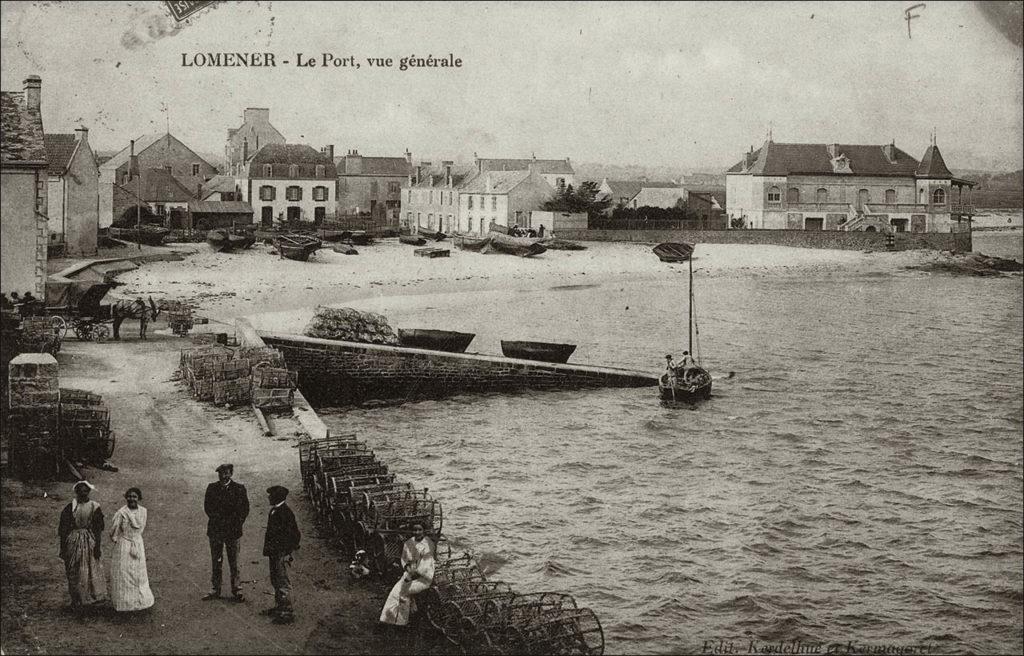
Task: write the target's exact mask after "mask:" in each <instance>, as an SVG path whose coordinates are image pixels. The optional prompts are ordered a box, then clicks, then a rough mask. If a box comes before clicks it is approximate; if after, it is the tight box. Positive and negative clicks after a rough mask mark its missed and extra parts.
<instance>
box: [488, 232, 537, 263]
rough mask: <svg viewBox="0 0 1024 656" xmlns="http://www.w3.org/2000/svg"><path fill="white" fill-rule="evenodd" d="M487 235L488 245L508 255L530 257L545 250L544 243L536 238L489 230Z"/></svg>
mask: <svg viewBox="0 0 1024 656" xmlns="http://www.w3.org/2000/svg"><path fill="white" fill-rule="evenodd" d="M488 236H489V237H490V240H491V241H490V245H491V248H492V249H494V250H496V251H498V252H501V253H508V254H509V255H518V256H519V257H532V256H534V255H540V254H541V253H543V252H545V251H546V250H547V248H546V247H545V246H544V244H541V243H540V242H538V241H537V240H536V239H529V238H527V237H509V236H508V235H506V234H504V233H501V232H491V233H489V235H488Z"/></svg>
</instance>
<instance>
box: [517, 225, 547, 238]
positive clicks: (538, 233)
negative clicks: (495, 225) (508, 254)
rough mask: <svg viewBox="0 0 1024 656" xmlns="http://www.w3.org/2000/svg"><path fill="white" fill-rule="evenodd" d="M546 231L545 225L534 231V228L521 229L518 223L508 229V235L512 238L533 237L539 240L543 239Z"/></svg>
mask: <svg viewBox="0 0 1024 656" xmlns="http://www.w3.org/2000/svg"><path fill="white" fill-rule="evenodd" d="M544 231H545V228H544V224H543V223H542V224H541V225H540V227H539V228H538V229H537V230H534V229H533V228H520V227H519V224H518V223H517V224H515V225H513V226H512V227H510V228H509V229H508V234H509V236H510V237H532V238H537V239H543V238H544Z"/></svg>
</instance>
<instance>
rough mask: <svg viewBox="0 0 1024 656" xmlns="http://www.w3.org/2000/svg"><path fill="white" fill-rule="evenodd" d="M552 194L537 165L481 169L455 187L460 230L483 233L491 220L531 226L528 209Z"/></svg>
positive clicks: (522, 226) (499, 222) (542, 202)
mask: <svg viewBox="0 0 1024 656" xmlns="http://www.w3.org/2000/svg"><path fill="white" fill-rule="evenodd" d="M554 195H555V187H554V186H552V185H551V183H550V182H549V181H548V176H546V175H544V174H542V173H540V172H539V171H538V170H536V168H534V169H527V170H525V171H524V170H499V171H491V170H484V171H482V172H479V173H477V174H476V175H474V176H473V177H471V178H469V179H468V180H466V181H465V182H464V183H463V184H462V185H460V187H459V189H458V208H459V232H471V233H477V234H484V233H486V232H487V231H488V227H489V226H490V225H491V224H492V223H496V224H498V225H502V226H506V227H508V226H513V225H518V226H519V227H521V228H530V227H532V226H531V225H530V219H531V212H533V211H534V210H539V209H541V206H542V205H543V204H544V203H545V202H546V201H548V200H550V199H551V198H552V197H553V196H554Z"/></svg>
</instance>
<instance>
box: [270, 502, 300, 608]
mask: <svg viewBox="0 0 1024 656" xmlns="http://www.w3.org/2000/svg"><path fill="white" fill-rule="evenodd" d="M267 498H268V499H269V501H270V517H268V518H267V533H266V536H265V537H264V540H263V555H264V556H266V557H267V558H268V559H270V584H271V585H273V586H274V601H275V602H276V605H275V606H274V607H273V608H268V609H267V610H265V611H264V614H266V615H270V616H272V617H273V618H274V622H275V623H276V624H287V623H289V622H292V621H293V620H294V619H295V616H294V613H293V611H292V600H291V597H290V596H289V594H290V592H291V583H290V582H289V580H288V568H289V567H291V564H292V560H293V559H292V552H293V551H295V550H296V549H298V548H299V539H300V537H301V535H300V534H299V526H298V524H296V523H295V513H293V512H292V509H291V508H289V507H288V504H287V503H286V502H285V500H286V499H287V498H288V488H286V487H282V486H280V485H273V486H271V487H268V488H267Z"/></svg>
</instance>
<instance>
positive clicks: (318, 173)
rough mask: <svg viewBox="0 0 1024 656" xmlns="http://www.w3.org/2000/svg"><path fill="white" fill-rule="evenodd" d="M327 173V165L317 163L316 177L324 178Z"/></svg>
mask: <svg viewBox="0 0 1024 656" xmlns="http://www.w3.org/2000/svg"><path fill="white" fill-rule="evenodd" d="M326 174H327V167H325V166H324V165H323V164H317V165H316V177H318V178H322V177H324V176H325V175H326Z"/></svg>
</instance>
